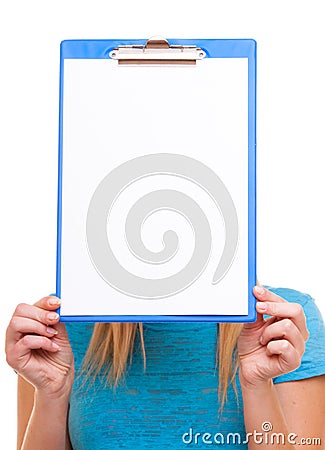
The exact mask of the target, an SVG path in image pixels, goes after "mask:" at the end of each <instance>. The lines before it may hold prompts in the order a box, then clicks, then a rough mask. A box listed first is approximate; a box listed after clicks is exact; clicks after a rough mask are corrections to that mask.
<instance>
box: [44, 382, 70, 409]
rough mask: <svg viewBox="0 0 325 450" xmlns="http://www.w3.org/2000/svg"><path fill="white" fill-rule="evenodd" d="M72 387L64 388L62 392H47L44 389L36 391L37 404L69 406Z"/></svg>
mask: <svg viewBox="0 0 325 450" xmlns="http://www.w3.org/2000/svg"><path fill="white" fill-rule="evenodd" d="M70 394H71V387H66V386H65V387H64V388H62V389H61V390H58V391H53V392H46V391H44V390H42V389H35V402H39V403H44V404H45V403H48V404H61V405H65V404H68V403H69V401H70Z"/></svg>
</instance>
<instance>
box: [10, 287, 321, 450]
mask: <svg viewBox="0 0 325 450" xmlns="http://www.w3.org/2000/svg"><path fill="white" fill-rule="evenodd" d="M254 295H255V297H256V299H257V303H256V309H257V313H258V315H257V320H256V322H254V323H246V324H244V325H239V324H219V325H217V326H216V324H213V323H144V324H96V325H95V326H93V325H92V324H81V323H77V324H67V327H65V326H64V325H63V324H62V323H59V316H58V314H56V313H55V312H54V311H55V310H56V309H57V308H58V306H59V305H60V300H59V299H58V298H56V297H53V296H49V297H45V298H43V299H41V300H40V301H39V302H37V303H36V304H35V305H34V306H31V305H27V304H20V305H18V307H17V308H16V311H15V313H14V315H13V317H12V320H11V322H10V324H9V326H8V329H7V339H6V353H7V361H8V363H9V364H10V366H11V367H12V368H13V369H14V370H15V371H16V372H17V373H18V374H19V379H18V380H19V381H18V448H19V449H23V450H30V449H31V450H38V449H39V450H43V449H46V450H51V449H53V450H61V449H65V450H67V449H72V448H73V449H74V450H79V449H91V450H99V449H114V450H115V449H119V448H127V449H149V448H150V449H151V448H156V449H164V448H170V449H182V448H186V447H188V446H189V445H191V446H194V447H195V448H205V447H206V446H208V445H212V446H214V445H220V444H225V445H226V446H227V447H228V448H247V447H248V448H249V450H254V449H260V450H261V449H264V448H280V447H281V448H286V449H287V448H288V449H295V448H297V449H298V448H300V445H301V443H303V442H307V441H306V439H309V441H308V443H309V445H308V448H309V449H312V448H318V449H320V448H322V447H321V445H320V441H321V440H323V442H322V445H324V442H325V436H324V419H325V396H324V392H325V375H324V374H325V331H324V325H323V322H322V319H321V317H320V314H319V312H318V310H317V307H316V306H315V303H314V301H313V299H312V298H311V297H310V296H308V295H306V294H301V293H299V292H297V291H293V290H290V289H266V288H264V287H255V288H254ZM264 316H265V317H264ZM306 317H307V324H306ZM309 333H310V335H309ZM216 341H218V345H217V359H218V363H217V365H216V359H215V355H216V345H215V344H216ZM70 342H71V346H72V349H71V346H70ZM305 344H306V351H305ZM107 361H108V363H107ZM144 366H145V367H144ZM107 381H109V382H110V383H108V382H107ZM109 384H111V386H110V385H109ZM218 390H219V395H218ZM236 391H237V392H236ZM312 438H313V439H314V440H313V441H312V440H311V439H312ZM303 439H305V441H303Z"/></svg>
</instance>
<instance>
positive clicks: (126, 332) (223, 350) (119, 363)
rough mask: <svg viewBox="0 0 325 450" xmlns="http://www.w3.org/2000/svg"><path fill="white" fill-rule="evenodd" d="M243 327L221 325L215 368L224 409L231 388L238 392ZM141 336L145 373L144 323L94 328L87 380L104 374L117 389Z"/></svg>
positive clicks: (231, 324)
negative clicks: (240, 342)
mask: <svg viewBox="0 0 325 450" xmlns="http://www.w3.org/2000/svg"><path fill="white" fill-rule="evenodd" d="M242 326H243V325H242V324H236V323H220V324H219V325H218V345H217V351H216V366H217V365H218V369H219V379H218V381H219V384H218V394H219V400H220V404H221V408H222V407H223V406H224V403H225V402H226V400H227V391H228V387H229V385H230V384H232V385H233V387H234V390H235V392H236V393H237V390H236V384H235V377H236V371H237V367H238V358H237V352H236V344H237V339H238V336H239V334H240V332H241V329H242ZM137 333H139V337H140V343H141V349H142V356H143V364H144V371H145V368H146V351H145V345H144V338H143V326H142V323H123V322H122V323H97V324H96V325H95V327H94V331H93V335H92V338H91V340H90V343H89V346H88V349H87V352H86V355H85V357H84V362H83V368H84V371H85V372H86V374H87V379H89V377H92V378H93V379H94V378H95V377H96V376H97V375H98V374H99V372H100V371H101V370H104V374H105V375H106V379H107V381H108V382H109V383H110V384H111V386H113V387H114V388H115V387H116V386H117V385H118V383H119V381H120V380H121V378H122V377H123V374H124V372H125V369H126V367H127V365H128V363H130V364H131V363H132V353H133V347H134V341H135V337H136V334H137Z"/></svg>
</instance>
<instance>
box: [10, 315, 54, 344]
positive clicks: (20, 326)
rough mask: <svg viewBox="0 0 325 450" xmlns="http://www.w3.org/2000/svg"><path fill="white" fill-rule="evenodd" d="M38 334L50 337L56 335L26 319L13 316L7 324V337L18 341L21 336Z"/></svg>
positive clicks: (45, 326)
mask: <svg viewBox="0 0 325 450" xmlns="http://www.w3.org/2000/svg"><path fill="white" fill-rule="evenodd" d="M28 333H33V334H39V335H42V336H47V337H51V336H54V335H56V334H58V332H57V330H55V329H54V328H52V327H49V326H47V325H45V324H42V323H40V322H38V321H37V320H34V319H29V318H27V317H20V316H13V317H12V319H11V321H10V324H9V337H13V338H14V339H16V341H18V340H19V339H21V335H22V334H28Z"/></svg>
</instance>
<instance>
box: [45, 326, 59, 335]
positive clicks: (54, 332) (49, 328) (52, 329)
mask: <svg viewBox="0 0 325 450" xmlns="http://www.w3.org/2000/svg"><path fill="white" fill-rule="evenodd" d="M46 332H47V333H49V334H58V332H57V331H56V330H55V329H54V328H51V327H47V328H46Z"/></svg>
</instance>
